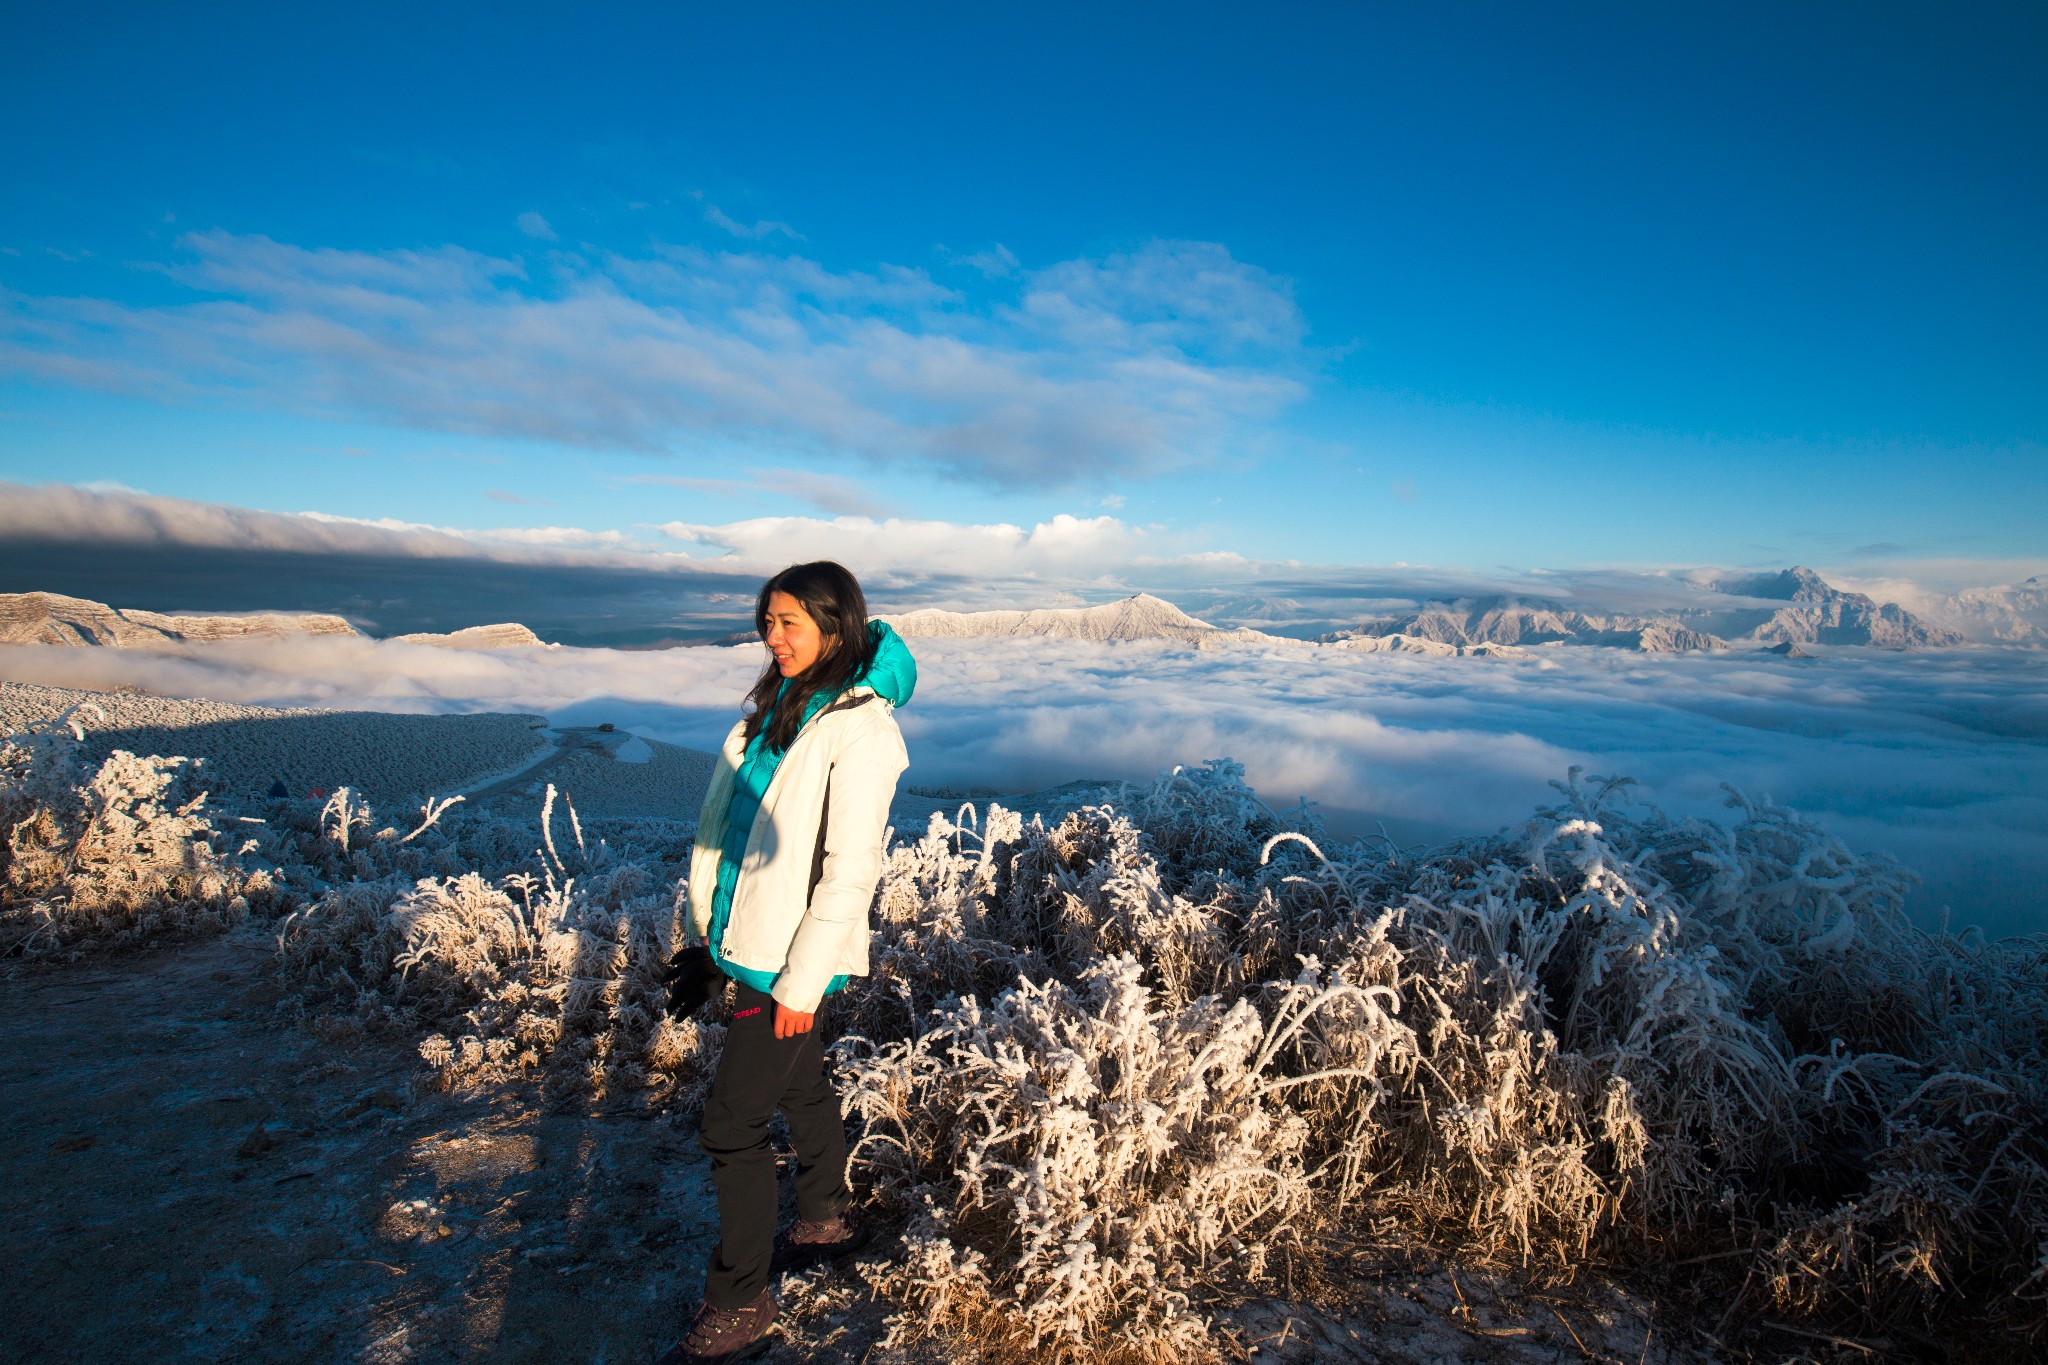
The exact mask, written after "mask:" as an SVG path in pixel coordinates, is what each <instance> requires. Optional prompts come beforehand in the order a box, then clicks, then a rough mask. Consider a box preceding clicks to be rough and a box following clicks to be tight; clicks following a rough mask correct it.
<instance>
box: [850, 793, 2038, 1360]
mask: <svg viewBox="0 0 2048 1365" xmlns="http://www.w3.org/2000/svg"><path fill="white" fill-rule="evenodd" d="M1628 795H1629V793H1628V784H1627V783H1625V782H1607V781H1594V782H1591V783H1587V782H1583V781H1581V780H1580V778H1579V776H1578V774H1577V773H1576V772H1575V773H1574V774H1573V775H1572V777H1571V778H1570V779H1569V780H1568V781H1567V782H1566V783H1563V784H1560V796H1561V798H1562V799H1561V800H1560V802H1559V803H1558V804H1557V805H1555V806H1553V807H1550V808H1546V809H1544V810H1542V811H1539V812H1538V814H1537V816H1536V818H1535V819H1533V820H1532V821H1531V822H1529V824H1527V825H1526V826H1524V827H1522V828H1520V829H1518V830H1512V831H1508V832H1505V833H1503V834H1502V835H1499V836H1495V837H1493V838H1490V839H1485V840H1477V841H1471V842H1468V843H1466V844H1462V845H1458V846H1455V847H1452V848H1448V849H1443V850H1438V851H1436V852H1434V853H1431V854H1429V855H1427V856H1407V855H1403V854H1401V853H1400V852H1398V851H1397V850H1391V849H1385V848H1380V849H1375V848H1370V847H1368V846H1365V845H1354V846H1351V847H1349V848H1345V849H1331V850H1328V852H1327V856H1326V852H1325V850H1324V849H1323V848H1321V847H1319V846H1318V843H1317V841H1316V839H1315V838H1314V837H1313V835H1314V833H1315V831H1313V829H1302V828H1300V827H1299V825H1297V828H1296V829H1295V830H1291V831H1290V830H1289V829H1287V828H1285V825H1286V823H1287V822H1283V821H1281V820H1279V819H1278V817H1275V816H1273V815H1272V814H1271V812H1265V813H1264V814H1263V815H1262V814H1261V813H1260V812H1261V811H1262V810H1263V807H1259V806H1258V805H1257V802H1256V799H1255V798H1254V797H1253V795H1252V793H1251V792H1250V791H1249V790H1248V789H1247V788H1245V787H1244V785H1243V782H1242V775H1241V772H1239V771H1238V770H1237V769H1236V768H1235V767H1234V765H1229V764H1222V763H1217V764H1210V765H1207V766H1205V767H1203V768H1198V769H1184V770H1176V771H1174V772H1172V773H1169V774H1167V775H1165V776H1164V777H1163V778H1162V779H1161V781H1160V782H1159V783H1157V784H1155V785H1154V786H1153V787H1152V788H1150V789H1147V790H1140V791H1125V792H1123V793H1120V794H1119V795H1118V797H1117V798H1116V800H1117V803H1118V804H1117V805H1115V806H1114V807H1112V806H1111V805H1102V806H1096V807H1090V808H1086V809H1083V810H1081V811H1078V812H1076V813H1074V814H1073V815H1071V816H1069V817H1067V818H1066V819H1065V820H1063V821H1061V822H1059V823H1058V824H1056V825H1054V826H1052V827H1050V828H1048V827H1046V826H1045V825H1044V824H1043V823H1042V822H1040V821H1034V822H1033V823H1032V824H1030V825H1028V826H1027V825H1025V824H1024V823H1023V822H1022V821H1021V820H1020V819H1018V817H1016V816H1015V815H1014V814H1011V813H1008V812H1004V811H1002V810H1000V809H999V808H994V807H991V808H989V809H988V810H987V811H986V812H985V813H984V818H983V823H982V825H981V828H980V829H979V830H977V829H976V828H975V827H974V820H973V819H972V818H971V817H970V812H968V811H965V810H963V812H962V817H961V823H960V825H958V826H956V825H955V824H954V823H953V822H951V821H948V820H946V819H944V818H943V817H938V818H935V819H934V820H933V822H932V825H931V828H930V829H929V830H928V831H927V833H926V834H925V836H924V837H923V838H922V839H919V840H917V841H915V842H911V843H905V844H901V845H899V846H897V847H896V848H895V849H893V850H892V851H891V853H890V856H889V860H888V864H887V870H886V872H885V877H884V881H883V885H882V887H881V889H880V891H879V893H878V896H877V918H878V933H877V941H876V948H875V961H876V975H875V977H874V978H873V979H872V981H871V982H870V983H869V984H867V985H866V986H865V987H864V988H862V989H861V990H860V991H859V992H858V993H857V994H856V995H855V997H854V999H853V1001H852V1002H851V1004H852V1007H853V1008H852V1011H851V1018H850V1020H849V1022H848V1029H849V1036H847V1037H846V1038H845V1039H843V1040H842V1042H841V1043H840V1045H839V1056H840V1058H841V1061H842V1064H843V1065H844V1066H845V1068H846V1074H847V1077H848V1079H849V1080H850V1082H851V1094H852V1101H851V1104H852V1108H853V1110H854V1112H855V1113H856V1114H857V1115H858V1116H859V1118H860V1121H861V1124H862V1130H863V1131H862V1134H861V1137H860V1140H859V1143H858V1144H857V1147H856V1152H857V1160H856V1163H855V1165H856V1171H857V1173H858V1174H859V1176H860V1177H861V1179H862V1180H864V1181H865V1182H867V1183H868V1185H869V1187H870V1188H871V1189H872V1191H873V1192H874V1194H875V1196H876V1197H877V1198H878V1199H879V1201H880V1202H881V1204H882V1205H883V1206H884V1207H885V1208H889V1209H893V1210H895V1211H896V1212H897V1214H898V1215H899V1216H901V1217H902V1218H903V1219H904V1220H905V1223H906V1226H907V1227H908V1229H909V1231H908V1238H909V1246H910V1250H911V1266H910V1269H909V1271H908V1273H894V1272H892V1273H890V1274H888V1275H886V1276H883V1277H882V1278H880V1279H879V1280H878V1281H877V1284H878V1288H880V1289H881V1290H882V1291H883V1292H885V1293H887V1294H889V1295H891V1296H892V1297H893V1298H894V1300H895V1302H896V1303H897V1305H898V1308H899V1313H898V1316H897V1318H896V1319H895V1329H896V1331H897V1332H898V1333H899V1334H901V1335H908V1336H915V1335H917V1334H919V1333H942V1334H946V1335H948V1336H950V1337H952V1338H954V1339H955V1340H956V1341H979V1342H983V1343H985V1344H989V1345H992V1346H993V1345H998V1344H1006V1345H1007V1346H1009V1347H1012V1348H1018V1349H1022V1350H1027V1351H1031V1352H1034V1353H1038V1354H1050V1355H1052V1356H1054V1357H1055V1358H1073V1359H1082V1358H1097V1357H1099V1356H1101V1355H1103V1354H1104V1353H1111V1354H1121V1355H1125V1356H1129V1357H1132V1358H1140V1359H1163V1358H1166V1357H1186V1356H1189V1355H1191V1354H1192V1355H1199V1354H1201V1353H1202V1351H1204V1350H1206V1349H1209V1347H1208V1346H1205V1345H1203V1343H1204V1342H1205V1341H1207V1338H1206V1336H1205V1334H1204V1332H1203V1330H1201V1329H1200V1327H1199V1323H1200V1321H1201V1316H1202V1312H1203V1309H1204V1307H1205V1306H1211V1305H1217V1304H1221V1303H1225V1302H1228V1301H1229V1300H1230V1299H1231V1298H1232V1297H1233V1296H1236V1295H1242V1294H1246V1293H1253V1292H1258V1290H1259V1286H1260V1285H1261V1283H1262V1277H1264V1276H1267V1275H1270V1274H1272V1273H1273V1272H1274V1268H1275V1267H1276V1266H1283V1265H1287V1264H1288V1263H1289V1258H1290V1257H1292V1256H1295V1255H1296V1254H1298V1252H1299V1250H1300V1249H1302V1248H1312V1247H1314V1246H1316V1245H1317V1244H1318V1242H1319V1241H1320V1240H1321V1239H1323V1238H1326V1237H1329V1236H1331V1235H1334V1234H1338V1233H1340V1232H1342V1231H1343V1230H1344V1229H1346V1228H1350V1227H1355V1226H1358V1225H1361V1224H1367V1223H1370V1224H1373V1225H1376V1226H1385V1227H1402V1228H1406V1229H1409V1230H1410V1231H1411V1233H1412V1234H1413V1235H1416V1236H1419V1237H1421V1238H1423V1239H1424V1240H1426V1241H1428V1242H1431V1243H1433V1244H1435V1245H1437V1246H1439V1247H1444V1248H1447V1249H1452V1250H1455V1251H1457V1252H1459V1253H1461V1254H1462V1255H1465V1256H1468V1257H1478V1258H1481V1259H1485V1260H1489V1261H1493V1262H1497V1263H1512V1264H1520V1265H1522V1266H1523V1267H1525V1268H1527V1269H1528V1270H1529V1271H1531V1272H1534V1273H1538V1274H1541V1275H1544V1276H1560V1277H1561V1276H1568V1275H1569V1274H1571V1273H1572V1271H1573V1269H1574V1267H1576V1266H1577V1265H1578V1264H1580V1263H1581V1262H1582V1261H1583V1260H1584V1259H1585V1258H1586V1257H1587V1256H1588V1255H1599V1256H1610V1257H1617V1258H1619V1257H1624V1256H1625V1257H1627V1258H1629V1259H1632V1260H1636V1261H1643V1260H1646V1259H1647V1260H1650V1261H1654V1260H1655V1259H1657V1258H1659V1257H1672V1258H1679V1259H1691V1258H1697V1257H1705V1258H1706V1261H1705V1262H1703V1263H1705V1264H1714V1265H1720V1264H1724V1263H1725V1264H1728V1265H1731V1266H1734V1267H1737V1268H1738V1270H1746V1271H1749V1272H1752V1273H1751V1274H1750V1275H1749V1278H1748V1279H1746V1280H1744V1279H1741V1278H1738V1279H1737V1280H1736V1281H1735V1282H1732V1283H1731V1285H1730V1288H1731V1290H1733V1291H1736V1292H1739V1293H1747V1294H1748V1295H1749V1296H1750V1299H1749V1303H1750V1307H1751V1309H1752V1311H1757V1310H1763V1309H1769V1310H1770V1311H1773V1312H1779V1313H1798V1312H1807V1313H1812V1314H1815V1315H1817V1316H1818V1317H1819V1318H1820V1319H1821V1320H1822V1321H1828V1322H1835V1323H1839V1324H1842V1325H1844V1326H1847V1327H1849V1328H1851V1329H1852V1330H1853V1329H1855V1328H1857V1327H1864V1326H1868V1325H1869V1324H1871V1323H1872V1322H1873V1321H1875V1322H1877V1323H1880V1324H1883V1323H1890V1324H1893V1325H1895V1326H1899V1327H1902V1328H1905V1329H1907V1330H1914V1329H1916V1328H1918V1329H1921V1330H1925V1329H1931V1328H1934V1327H1937V1326H1943V1325H1946V1326H1948V1327H1950V1328H1954V1327H1957V1326H1961V1325H1965V1324H1973V1325H1974V1326H1975V1327H1976V1328H1977V1329H1978V1330H1980V1331H1984V1332H1986V1333H1994V1332H1996V1331H1998V1330H2001V1329H2003V1330H2007V1331H2013V1332H2017V1333H2018V1334H2019V1335H2016V1336H2014V1337H2012V1338H2011V1339H2013V1340H2031V1341H2037V1342H2038V1341H2039V1340H2040V1338H2041V1336H2042V1333H2043V1328H2044V1321H2048V1317H2044V1308H2043V1305H2044V1302H2048V1271H2044V1269H2043V1267H2044V1266H2048V1259H2044V1256H2048V1179H2044V1174H2043V1172H2044V1161H2048V1148H2044V1144H2048V1117H2044V1114H2048V1111H2044V1099H2048V1094H2044V1084H2048V1083H2044V1075H2048V1068H2044V1067H2043V1065H2042V1062H2043V1060H2044V1059H2043V1057H2042V1051H2043V1044H2044V1041H2048V1017H2044V1011H2048V948H2044V945H2043V943H2042V942H2041V941H2040V940H2032V941H2029V942H2027V943H2024V944H2018V945H2014V944H2008V945H1988V944H1985V943H1982V942H1981V941H1978V940H1975V939H1969V938H1956V937H1953V936H1947V935H1940V934H1930V933H1926V932H1924V931H1921V930H1919V929H1917V928H1915V927H1914V926H1912V925H1911V924H1910V923H1909V922H1908V921H1907V920H1906V919H1905V917H1904V915H1903V913H1902V908H1901V907H1902V905H1903V898H1904V894H1905V891H1906V889H1907V886H1908V881H1907V878H1906V877H1905V875H1904V874H1903V873H1901V872H1900V870H1899V869H1898V868H1897V867H1896V866H1894V865H1892V864H1890V863H1889V862H1887V861H1885V860H1882V859H1871V858H1859V857H1857V856H1855V855H1853V854H1851V853H1849V852H1848V851H1847V850H1846V849H1844V848H1843V847H1842V846H1841V844H1840V843H1839V842H1838V841H1837V840H1835V839H1834V838H1833V837H1832V836H1830V835H1828V834H1827V833H1826V832H1825V831H1824V830H1822V829H1820V828H1819V827H1818V826H1816V825H1814V824H1813V823H1812V822H1810V821H1807V820H1805V819H1803V818H1801V817H1799V816H1797V815H1795V814H1792V813H1790V812H1787V811H1783V810H1781V809H1778V808H1775V807H1771V806H1768V805H1764V804H1761V803H1754V802H1749V801H1746V800H1744V799H1742V798H1740V797H1735V796H1732V797H1731V799H1732V802H1733V804H1734V806H1735V809H1736V810H1737V813H1738V819H1737V820H1736V821H1735V822H1734V823H1733V824H1732V825H1728V826H1723V825H1719V824H1715V823H1712V822H1707V821H1699V820H1676V819H1671V818H1667V817H1665V816H1663V815H1662V814H1660V813H1659V812H1657V811H1655V810H1654V809H1647V808H1639V807H1631V806H1629V805H1627V804H1626V802H1627V798H1628ZM1134 811H1135V812H1138V815H1136V816H1135V817H1134V816H1133V815H1132V814H1131V812H1134ZM1305 814H1306V813H1305V812H1304V815H1305ZM1155 827H1157V828H1159V829H1162V830H1165V831H1167V834H1166V837H1165V839H1164V840H1162V841H1155V840H1154V839H1153V837H1152V830H1153V829H1154V828H1155ZM1311 987H1313V988H1314V991H1315V994H1314V995H1313V997H1307V996H1304V994H1303V992H1305V991H1308V990H1310V988H1311ZM1307 998H1313V1000H1314V1001H1315V1003H1314V1005H1313V1007H1312V1008H1310V1007H1305V1006H1304V1005H1303V1004H1302V1003H1301V1002H1302V1001H1303V1000H1304V999H1307ZM983 1002H987V1003H983ZM1224 1021H1230V1023H1229V1025H1228V1027H1226V1025H1225V1022H1224ZM1233 1030H1235V1031H1234V1032H1233ZM1225 1034H1229V1035H1230V1036H1232V1037H1241V1038H1250V1037H1258V1038H1262V1039H1276V1038H1277V1039H1284V1042H1283V1044H1282V1045H1280V1046H1277V1047H1268V1046H1265V1045H1263V1044H1262V1045H1260V1046H1259V1047H1258V1048H1256V1049H1252V1050H1243V1049H1233V1048H1231V1047H1227V1046H1223V1045H1222V1044H1220V1043H1217V1042H1216V1041H1215V1040H1216V1039H1220V1038H1221V1037H1223V1036H1224V1035H1225ZM1231 1141H1237V1142H1240V1143H1241V1144H1242V1145H1240V1146H1238V1147H1236V1148H1230V1147H1229V1146H1228V1143H1229V1142H1231ZM1226 1152H1227V1153H1228V1155H1225V1153H1226ZM1219 1162H1221V1163H1223V1164H1222V1166H1219V1165H1218V1163H1219ZM1225 1168H1227V1169H1229V1170H1232V1171H1236V1172H1238V1173H1240V1174H1241V1175H1242V1176H1243V1178H1244V1180H1245V1181H1246V1182H1247V1188H1248V1187H1249V1186H1251V1185H1257V1186H1259V1187H1260V1188H1261V1189H1262V1194H1261V1195H1260V1196H1259V1197H1257V1198H1256V1199H1254V1198H1251V1197H1250V1196H1249V1194H1248V1193H1245V1191H1244V1190H1240V1189H1239V1188H1237V1187H1229V1186H1225V1187H1218V1186H1216V1185H1215V1184H1214V1183H1213V1178H1212V1174H1211V1173H1212V1172H1213V1171H1214V1170H1217V1169H1225ZM1196 1191H1200V1192H1202V1193H1201V1194H1200V1195H1199V1196H1197V1195H1196V1194H1195V1193H1193V1192H1196ZM1241 1195H1242V1196H1243V1198H1244V1202H1242V1203H1237V1202H1234V1201H1236V1200H1238V1199H1239V1197H1240V1196H1241ZM1198 1206H1200V1207H1208V1208H1210V1209H1211V1212H1212V1213H1213V1216H1214V1218H1215V1220H1216V1222H1215V1223H1214V1224H1213V1226H1211V1227H1208V1228H1205V1227H1204V1225H1202V1224H1200V1223H1199V1221H1198V1220H1195V1219H1196V1216H1195V1214H1194V1213H1193V1212H1192V1211H1193V1210H1195V1209H1196V1208H1197V1207H1198ZM1191 1220H1194V1221H1191ZM1214 1227H1222V1228H1227V1229H1228V1239H1229V1240H1227V1241H1225V1242H1219V1241H1217V1240H1216V1239H1215V1236H1214V1235H1213V1229H1214ZM1752 1247H1754V1248H1757V1250H1756V1252H1755V1254H1754V1256H1753V1257H1752V1255H1751V1251H1750V1248H1752ZM1745 1257H1749V1258H1751V1259H1750V1260H1749V1262H1748V1263H1747V1264H1745V1263H1744V1258H1745ZM1740 1303H1741V1300H1738V1306H1740ZM1987 1339H1999V1340H2003V1339H2005V1338H2003V1337H1993V1336H1987ZM1212 1344H1213V1343H1212Z"/></svg>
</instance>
